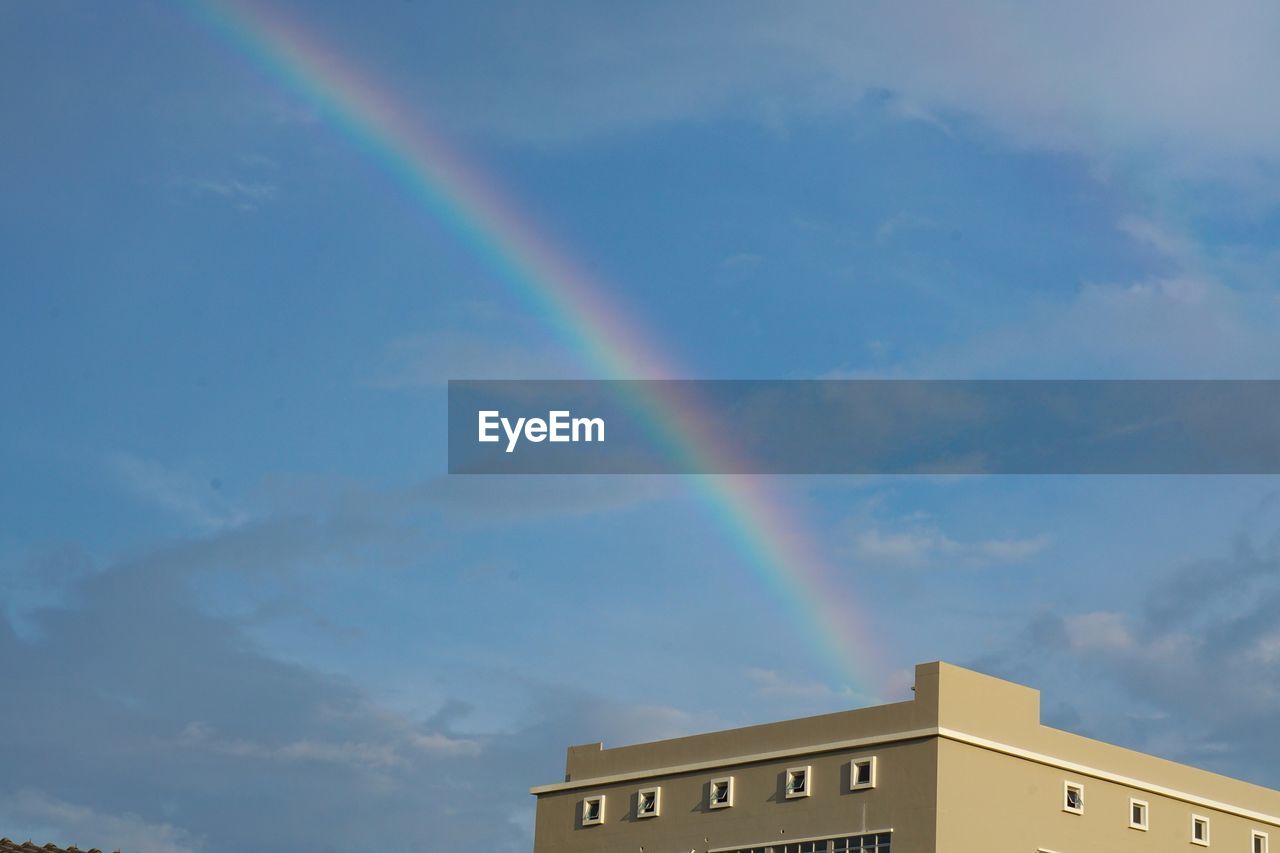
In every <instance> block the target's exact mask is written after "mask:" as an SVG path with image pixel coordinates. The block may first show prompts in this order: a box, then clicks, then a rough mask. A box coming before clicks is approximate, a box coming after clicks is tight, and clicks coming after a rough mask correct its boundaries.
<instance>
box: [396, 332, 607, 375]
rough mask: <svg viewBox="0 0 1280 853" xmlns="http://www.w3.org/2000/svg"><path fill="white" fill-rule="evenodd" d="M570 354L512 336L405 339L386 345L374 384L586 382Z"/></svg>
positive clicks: (438, 335)
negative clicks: (545, 380)
mask: <svg viewBox="0 0 1280 853" xmlns="http://www.w3.org/2000/svg"><path fill="white" fill-rule="evenodd" d="M581 377H582V373H581V370H580V369H578V368H576V366H575V364H574V361H573V359H572V358H571V356H570V354H569V353H568V351H566V350H565V349H563V348H560V347H540V346H535V345H528V344H522V343H519V342H518V341H517V340H516V339H515V338H513V337H511V336H507V337H499V336H498V335H496V334H495V335H478V334H468V333H461V332H453V331H439V332H432V333H431V334H422V335H406V336H403V337H399V338H396V339H395V340H393V341H391V342H390V343H389V344H387V346H386V348H385V350H384V352H383V355H382V363H381V364H380V365H379V367H378V368H377V369H376V371H375V373H374V376H373V378H372V380H371V382H372V384H373V385H374V386H376V387H379V388H385V389H388V390H406V389H413V388H432V387H441V386H443V385H445V383H446V382H448V381H449V380H450V379H574V378H581Z"/></svg>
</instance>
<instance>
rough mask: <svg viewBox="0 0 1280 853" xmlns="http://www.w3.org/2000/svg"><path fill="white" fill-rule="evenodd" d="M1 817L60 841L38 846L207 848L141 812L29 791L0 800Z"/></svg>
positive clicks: (185, 852) (153, 850)
mask: <svg viewBox="0 0 1280 853" xmlns="http://www.w3.org/2000/svg"><path fill="white" fill-rule="evenodd" d="M0 816H3V817H4V818H5V822H6V823H7V824H8V827H9V832H10V833H12V832H13V829H12V827H16V826H29V827H32V830H31V832H32V833H35V832H39V831H41V830H43V831H46V832H53V833H55V835H56V837H46V836H41V837H40V838H39V839H33V840H35V842H36V844H37V845H39V844H44V843H50V842H52V843H56V844H60V845H61V846H64V847H66V846H70V845H71V844H75V845H77V846H79V847H80V848H82V849H86V850H87V849H89V848H90V847H97V848H100V849H105V850H112V849H116V850H128V851H129V853H195V851H198V850H201V849H203V846H204V845H203V844H201V843H199V842H198V841H197V840H196V839H193V838H192V837H191V836H190V834H189V833H187V832H186V831H185V830H182V829H180V828H178V827H175V826H172V825H171V824H168V823H149V822H147V821H145V820H143V819H142V818H140V817H138V816H137V815H135V814H129V813H123V814H108V813H104V812H101V811H97V810H95V809H92V808H89V807H87V806H83V805H77V804H75V803H70V802H67V801H65V800H62V799H59V798H57V797H50V796H48V795H46V794H44V793H42V792H40V791H37V790H35V789H31V788H24V789H22V790H20V791H18V792H16V793H15V794H12V795H9V796H7V797H0Z"/></svg>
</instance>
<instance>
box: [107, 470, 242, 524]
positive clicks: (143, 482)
mask: <svg viewBox="0 0 1280 853" xmlns="http://www.w3.org/2000/svg"><path fill="white" fill-rule="evenodd" d="M107 468H108V470H109V471H110V473H111V474H112V476H113V477H115V479H116V481H117V482H118V483H119V484H120V485H122V486H123V487H124V488H125V489H126V490H127V491H129V492H130V493H131V494H132V495H134V496H135V497H138V498H140V499H142V500H143V501H146V502H147V503H150V504H152V505H154V506H156V507H158V508H160V509H163V510H165V511H166V512H169V513H170V514H171V515H173V516H175V517H177V518H180V519H182V520H183V521H186V522H187V523H188V524H190V525H192V526H193V527H196V528H198V529H201V530H205V531H214V530H218V529H221V528H224V527H235V526H236V525H239V524H243V523H244V522H246V521H248V520H249V514H248V513H246V512H243V511H241V510H239V509H237V508H235V507H234V506H232V505H231V503H230V501H229V500H227V498H226V497H225V496H224V495H222V494H221V489H222V483H221V481H220V480H219V479H218V478H216V477H198V476H195V475H194V474H191V473H189V472H186V471H181V470H177V469H175V468H171V467H168V466H166V465H162V464H161V463H159V462H157V461H155V460H153V459H145V458H143V457H140V456H136V455H134V454H132V453H124V452H117V453H113V454H111V455H110V456H109V457H108V458H107Z"/></svg>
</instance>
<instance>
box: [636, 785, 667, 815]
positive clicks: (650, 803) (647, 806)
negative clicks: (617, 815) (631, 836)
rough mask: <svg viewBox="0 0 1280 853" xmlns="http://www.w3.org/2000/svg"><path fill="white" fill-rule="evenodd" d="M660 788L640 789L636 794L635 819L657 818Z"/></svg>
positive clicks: (660, 796)
mask: <svg viewBox="0 0 1280 853" xmlns="http://www.w3.org/2000/svg"><path fill="white" fill-rule="evenodd" d="M661 798H662V789H661V788H641V789H640V790H639V791H638V792H637V793H636V817H657V816H658V806H659V803H660V802H661Z"/></svg>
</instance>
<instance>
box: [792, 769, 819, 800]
mask: <svg viewBox="0 0 1280 853" xmlns="http://www.w3.org/2000/svg"><path fill="white" fill-rule="evenodd" d="M810 770H812V768H811V767H809V766H808V765H806V766H804V767H792V768H790V769H788V770H787V787H786V792H787V799H788V800H792V799H795V798H796V797H807V796H809V793H810V791H811V790H812V789H813V780H812V779H810V778H809V777H810V776H811V775H812V774H811V773H810V772H809V771H810Z"/></svg>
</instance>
